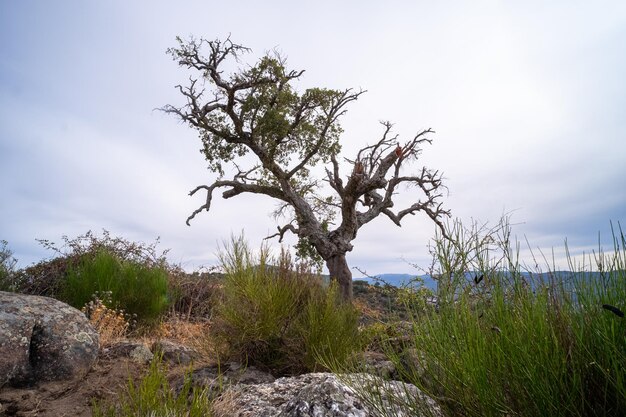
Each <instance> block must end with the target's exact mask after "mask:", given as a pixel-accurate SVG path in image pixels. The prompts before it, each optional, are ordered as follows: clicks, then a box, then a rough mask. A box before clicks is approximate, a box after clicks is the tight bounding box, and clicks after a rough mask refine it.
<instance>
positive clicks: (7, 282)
mask: <svg viewBox="0 0 626 417" xmlns="http://www.w3.org/2000/svg"><path fill="white" fill-rule="evenodd" d="M7 245H8V243H7V241H6V240H0V291H15V290H16V289H17V288H16V276H15V264H16V263H17V260H16V259H15V258H14V257H13V252H12V251H11V250H10V249H9V248H8V247H7Z"/></svg>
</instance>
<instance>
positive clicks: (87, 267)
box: [59, 249, 168, 323]
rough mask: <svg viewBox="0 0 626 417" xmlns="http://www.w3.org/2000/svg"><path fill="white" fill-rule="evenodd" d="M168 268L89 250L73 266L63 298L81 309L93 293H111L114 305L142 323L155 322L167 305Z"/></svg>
mask: <svg viewBox="0 0 626 417" xmlns="http://www.w3.org/2000/svg"><path fill="white" fill-rule="evenodd" d="M167 289H168V280H167V271H166V270H165V269H163V268H162V267H160V266H156V265H155V266H147V265H144V264H140V263H138V262H136V261H132V260H123V259H119V257H118V256H117V255H116V254H115V253H112V252H110V251H108V250H106V249H100V250H98V251H97V252H96V253H95V254H91V253H86V254H83V255H82V256H81V258H80V261H79V262H78V263H77V265H76V266H70V268H69V271H68V272H67V276H66V278H65V281H64V282H63V285H62V288H61V293H60V297H59V298H60V299H61V300H63V301H65V302H67V303H68V304H70V305H72V306H74V307H76V308H81V307H82V306H84V305H85V304H87V303H88V302H89V301H90V300H91V298H92V296H93V294H95V293H97V292H100V293H102V292H105V291H108V292H110V295H111V303H112V305H110V306H108V307H111V308H114V309H116V310H122V311H123V312H126V313H127V314H130V315H133V316H134V317H136V318H137V320H138V321H140V322H143V323H151V322H154V320H156V319H157V318H159V317H160V315H161V314H162V313H164V312H165V310H166V309H167V307H168V297H167Z"/></svg>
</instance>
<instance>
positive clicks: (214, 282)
mask: <svg viewBox="0 0 626 417" xmlns="http://www.w3.org/2000/svg"><path fill="white" fill-rule="evenodd" d="M222 282H223V276H222V274H219V273H216V272H214V271H213V269H209V270H208V271H207V272H193V273H191V274H188V273H186V272H185V271H183V270H181V269H180V268H176V269H170V271H169V294H170V298H171V309H172V312H173V313H175V314H176V315H178V316H180V317H184V318H186V319H187V320H191V319H208V318H211V316H212V314H213V307H214V306H215V303H216V300H217V299H218V297H219V294H220V293H221V288H222Z"/></svg>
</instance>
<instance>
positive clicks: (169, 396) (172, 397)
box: [92, 357, 215, 417]
mask: <svg viewBox="0 0 626 417" xmlns="http://www.w3.org/2000/svg"><path fill="white" fill-rule="evenodd" d="M185 378H186V379H185V382H184V384H183V386H182V388H181V389H180V391H179V392H177V393H176V392H175V391H174V390H173V388H172V387H170V384H169V382H168V380H167V374H166V371H165V369H164V366H163V363H162V361H161V360H160V358H158V357H156V358H155V359H154V360H153V361H152V363H151V365H150V369H149V370H148V373H147V374H146V375H145V376H144V377H143V378H142V379H141V380H140V381H139V382H134V381H133V380H132V379H129V381H128V384H127V386H126V390H125V391H123V392H121V393H120V396H119V398H118V400H117V401H115V402H105V401H96V402H94V404H93V406H92V413H93V416H94V417H179V416H185V417H210V416H212V415H213V411H212V403H213V400H214V397H215V394H211V393H210V392H209V390H207V389H200V388H197V387H193V386H192V383H191V378H189V377H188V376H186V377H185Z"/></svg>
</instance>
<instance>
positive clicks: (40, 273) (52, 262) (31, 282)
mask: <svg viewBox="0 0 626 417" xmlns="http://www.w3.org/2000/svg"><path fill="white" fill-rule="evenodd" d="M61 240H62V242H63V244H62V245H61V246H57V244H55V243H54V242H50V241H48V240H43V239H40V240H39V243H40V244H41V245H42V246H43V247H44V248H46V249H48V250H50V251H52V252H53V253H54V254H55V256H54V258H52V259H49V260H44V261H41V262H39V263H37V264H35V265H33V266H30V267H28V268H26V269H24V270H22V271H19V273H17V274H16V279H15V281H16V283H17V285H16V287H17V292H21V293H24V294H32V295H43V296H46V297H53V298H59V293H60V291H61V288H62V286H63V282H64V280H65V277H66V275H67V273H68V271H69V269H70V268H71V267H76V266H77V265H78V263H80V262H81V261H82V260H83V258H84V256H87V255H90V256H94V255H95V254H96V253H98V252H99V251H102V250H106V251H108V252H110V253H112V254H114V255H115V256H116V257H117V258H118V259H120V260H122V261H131V262H135V263H137V264H141V265H144V266H146V267H150V268H151V267H161V268H164V269H168V270H169V268H170V266H169V265H168V264H167V260H166V258H165V255H166V254H167V251H163V252H162V253H158V252H157V251H156V246H157V244H158V239H157V240H156V241H155V242H154V243H151V244H146V243H137V242H131V241H129V240H126V239H123V238H120V237H113V236H111V235H110V233H109V232H108V231H106V230H103V232H102V235H100V236H98V235H96V234H94V233H93V232H92V231H88V232H87V233H85V234H83V235H79V236H77V237H75V238H71V239H70V238H69V237H67V236H63V237H62V238H61ZM89 297H91V294H90V295H89ZM87 301H88V300H87Z"/></svg>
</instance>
